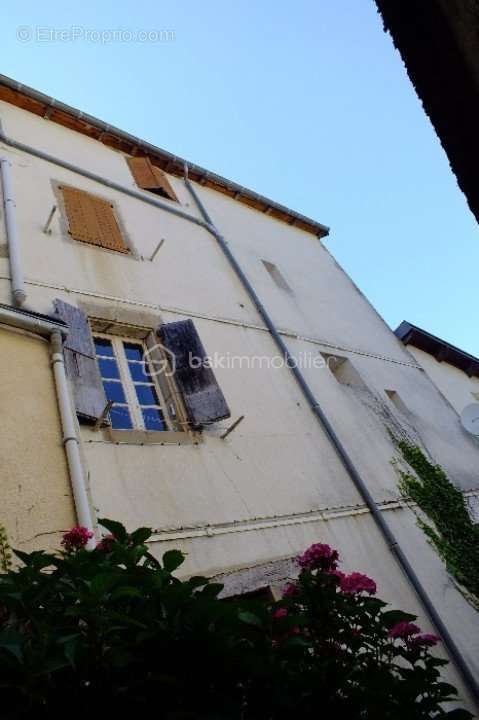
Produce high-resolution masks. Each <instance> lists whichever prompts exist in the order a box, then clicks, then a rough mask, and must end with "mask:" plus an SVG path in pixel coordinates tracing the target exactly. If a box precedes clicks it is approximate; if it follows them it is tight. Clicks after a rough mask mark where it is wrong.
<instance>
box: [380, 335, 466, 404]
mask: <svg viewBox="0 0 479 720" xmlns="http://www.w3.org/2000/svg"><path fill="white" fill-rule="evenodd" d="M394 332H395V334H396V336H397V337H398V338H399V339H400V340H401V341H402V342H403V343H404V345H406V346H407V348H408V350H409V352H410V353H411V354H412V355H413V356H414V357H415V358H416V360H417V361H418V363H419V365H421V367H423V368H424V370H425V371H426V372H427V374H428V375H429V377H430V378H431V379H432V381H433V382H434V383H435V384H436V385H437V387H438V388H439V390H440V391H441V393H442V394H443V395H444V397H445V398H446V400H447V401H448V402H449V403H450V404H451V405H452V407H453V408H454V410H455V411H456V412H457V413H458V414H459V415H461V413H462V412H463V410H464V408H466V407H467V406H468V405H470V404H471V403H477V402H479V359H478V358H476V357H474V356H472V355H470V354H469V353H466V352H464V351H463V350H460V349H459V348H456V347H454V345H451V344H450V343H447V342H445V341H444V340H441V339H440V338H438V337H435V336H434V335H431V333H428V332H426V331H425V330H422V329H421V328H418V327H417V326H416V325H412V324H411V323H408V322H403V323H401V325H399V327H398V328H396V330H395V331H394Z"/></svg>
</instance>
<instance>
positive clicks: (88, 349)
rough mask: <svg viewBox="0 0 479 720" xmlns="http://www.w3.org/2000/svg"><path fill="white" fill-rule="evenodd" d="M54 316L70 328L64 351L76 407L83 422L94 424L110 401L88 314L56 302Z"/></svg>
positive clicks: (57, 300) (61, 301)
mask: <svg viewBox="0 0 479 720" xmlns="http://www.w3.org/2000/svg"><path fill="white" fill-rule="evenodd" d="M54 307H55V313H56V314H57V315H58V316H59V317H60V318H61V319H62V320H64V321H65V322H66V323H67V325H68V337H67V340H66V343H65V347H64V355H65V367H66V373H67V377H68V379H69V381H70V384H71V387H72V391H73V398H74V401H75V407H76V411H77V414H78V416H79V418H80V419H82V420H86V421H89V422H94V421H95V420H96V419H97V418H98V417H99V416H100V415H101V413H102V412H103V410H104V409H105V406H106V403H107V400H106V396H105V391H104V389H103V383H102V380H101V376H100V371H99V369H98V365H97V361H96V357H95V346H94V344H93V338H92V335H91V332H90V326H89V324H88V317H87V316H86V314H85V313H84V312H83V311H82V310H80V309H79V308H77V307H75V306H74V305H69V304H68V303H65V302H63V300H59V299H56V300H55V301H54Z"/></svg>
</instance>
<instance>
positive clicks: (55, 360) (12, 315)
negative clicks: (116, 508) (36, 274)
mask: <svg viewBox="0 0 479 720" xmlns="http://www.w3.org/2000/svg"><path fill="white" fill-rule="evenodd" d="M0 323H4V324H6V325H10V326H12V327H16V328H20V329H21V330H28V331H30V332H32V333H35V334H36V335H40V336H41V337H45V338H49V339H50V347H51V362H52V367H53V377H54V381H55V390H56V395H57V402H58V409H59V412H60V420H61V425H62V434H63V445H64V447H65V454H66V457H67V463H68V471H69V476H70V482H71V486H72V492H73V500H74V503H75V512H76V516H77V521H78V524H79V525H82V526H83V527H86V528H87V529H88V530H89V531H90V532H91V533H94V525H93V521H92V515H91V511H90V503H89V501H88V494H87V490H86V482H85V473H84V470H83V464H82V461H81V455H80V443H79V440H78V435H77V429H76V422H75V414H74V410H73V408H72V403H71V399H70V392H69V389H68V381H67V376H66V371H65V360H64V355H63V341H64V339H65V338H66V337H67V335H68V330H67V328H66V327H63V326H62V325H60V324H59V323H56V322H55V321H53V320H52V321H49V320H47V319H42V318H37V317H34V316H32V315H30V314H28V313H26V312H24V311H15V310H13V309H9V308H7V307H0ZM94 545H95V541H94V540H93V539H92V540H90V541H89V543H88V545H87V547H88V548H90V549H91V548H92V547H94Z"/></svg>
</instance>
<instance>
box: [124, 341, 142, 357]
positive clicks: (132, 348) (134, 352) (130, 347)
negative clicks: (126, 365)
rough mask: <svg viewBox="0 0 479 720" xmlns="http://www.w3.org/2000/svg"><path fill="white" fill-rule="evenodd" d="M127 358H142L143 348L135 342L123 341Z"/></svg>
mask: <svg viewBox="0 0 479 720" xmlns="http://www.w3.org/2000/svg"><path fill="white" fill-rule="evenodd" d="M123 347H124V348H125V355H126V359H127V360H143V348H142V346H141V345H136V344H135V343H127V342H126V343H123Z"/></svg>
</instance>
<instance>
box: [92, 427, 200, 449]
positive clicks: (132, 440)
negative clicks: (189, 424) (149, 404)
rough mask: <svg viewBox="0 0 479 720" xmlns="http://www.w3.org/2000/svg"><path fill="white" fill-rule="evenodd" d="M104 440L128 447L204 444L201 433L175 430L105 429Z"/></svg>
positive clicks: (103, 432)
mask: <svg viewBox="0 0 479 720" xmlns="http://www.w3.org/2000/svg"><path fill="white" fill-rule="evenodd" d="M102 434H103V439H104V440H110V442H113V443H118V444H122V443H125V444H127V445H199V444H200V443H201V442H202V437H201V434H200V433H194V432H180V431H175V430H163V431H155V430H114V429H113V428H105V429H104V430H103V431H102Z"/></svg>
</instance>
